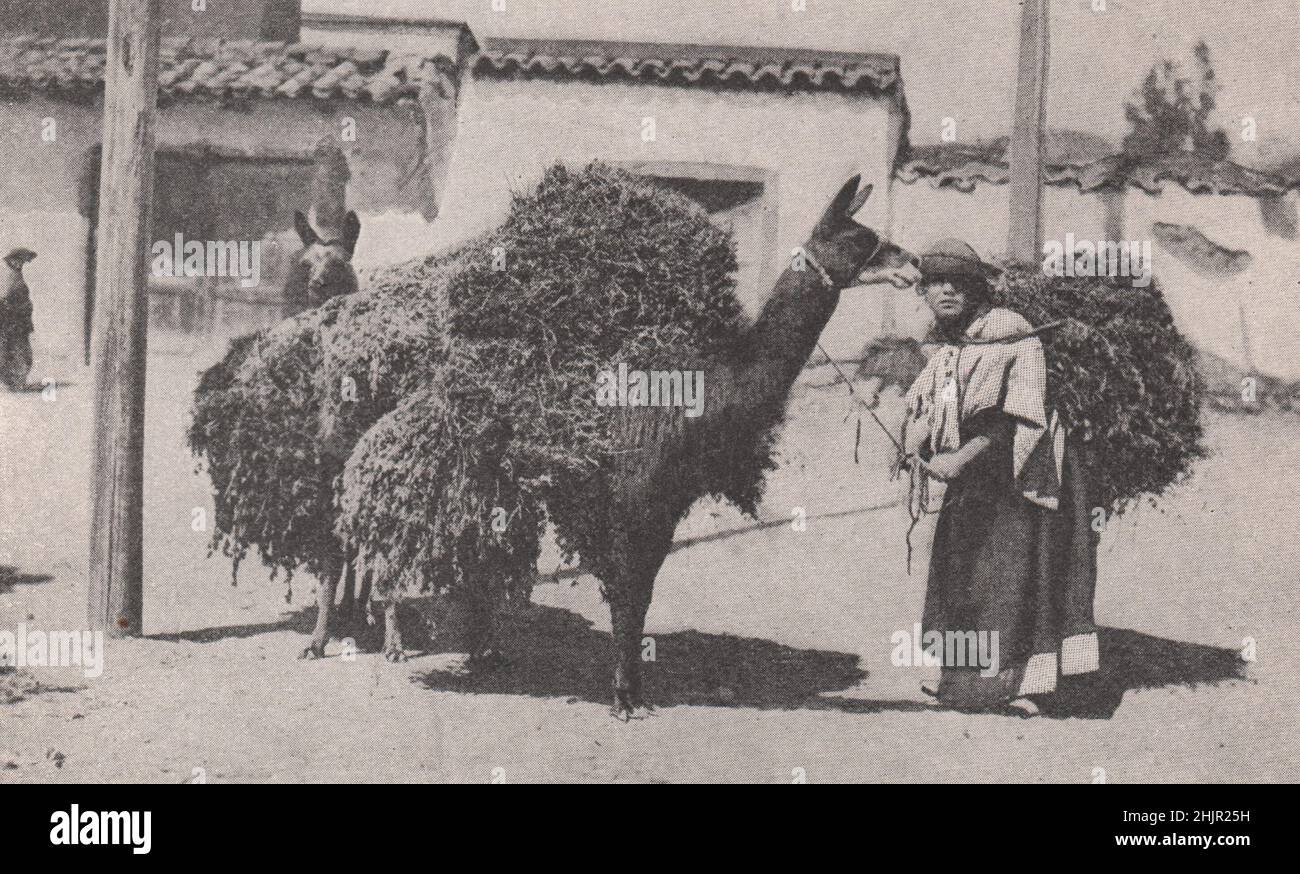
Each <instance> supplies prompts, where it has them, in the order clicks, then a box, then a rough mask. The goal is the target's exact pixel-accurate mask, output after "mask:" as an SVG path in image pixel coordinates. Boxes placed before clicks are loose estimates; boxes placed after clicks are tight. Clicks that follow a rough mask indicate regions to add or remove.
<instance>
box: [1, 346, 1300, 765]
mask: <svg viewBox="0 0 1300 874" xmlns="http://www.w3.org/2000/svg"><path fill="white" fill-rule="evenodd" d="M196 369H197V365H196V364H195V360H194V359H192V358H186V357H180V358H177V357H168V356H162V355H159V356H155V357H154V359H153V360H152V361H151V367H150V388H149V409H148V422H149V430H148V437H147V453H148V468H147V471H146V488H147V494H148V499H147V507H146V526H147V535H146V544H145V562H146V591H145V604H146V612H145V625H146V632H147V636H146V637H145V638H143V639H135V640H125V641H113V642H110V643H109V644H108V648H107V653H106V659H105V669H104V672H103V674H102V676H100V677H98V678H95V679H87V678H86V677H84V676H83V673H82V672H81V670H80V669H78V668H59V669H35V670H34V672H33V676H30V677H28V678H27V679H26V680H23V679H21V678H15V676H14V675H12V674H11V675H8V676H5V677H0V687H7V688H8V689H9V690H10V692H11V694H10V695H9V696H8V697H10V698H16V699H17V700H13V701H12V702H11V703H0V783H3V782H23V781H69V782H81V781H90V782H99V781H149V782H154V781H157V782H188V781H191V780H194V779H198V778H202V779H206V780H207V781H208V782H233V781H314V782H334V781H458V782H460V781H463V782H487V781H493V780H496V781H498V782H527V781H539V782H543V781H590V782H607V781H674V782H676V781H757V782H789V781H791V780H795V779H798V778H799V777H800V776H805V777H806V779H807V780H808V781H809V782H836V781H870V782H892V781H908V782H910V781H990V780H991V781H1025V782H1035V781H1037V782H1078V783H1086V782H1097V781H1099V780H1103V779H1104V780H1105V781H1107V782H1140V781H1157V782H1164V781H1170V782H1191V781H1211V782H1213V781H1261V780H1282V781H1288V782H1289V781H1294V780H1296V778H1297V776H1300V765H1297V761H1298V760H1300V745H1298V744H1297V737H1300V733H1298V732H1297V730H1296V729H1297V724H1296V717H1297V702H1300V680H1298V679H1297V675H1298V673H1300V672H1298V671H1297V667H1300V649H1298V644H1297V641H1296V638H1297V635H1296V634H1295V630H1296V621H1297V617H1296V601H1297V598H1296V581H1297V579H1300V573H1298V572H1300V543H1298V541H1297V539H1296V537H1295V526H1294V519H1295V514H1294V503H1295V500H1294V498H1295V488H1296V485H1297V483H1300V465H1298V464H1297V443H1296V439H1295V435H1296V434H1297V431H1298V426H1300V420H1298V419H1296V418H1294V417H1267V416H1256V417H1248V416H1229V415H1225V414H1222V413H1208V414H1207V417H1208V428H1209V437H1210V442H1211V445H1212V449H1213V455H1212V457H1211V458H1209V459H1208V460H1206V461H1205V462H1204V463H1202V464H1201V465H1200V466H1199V467H1198V469H1197V471H1196V475H1195V477H1194V478H1193V480H1192V481H1190V482H1189V483H1188V484H1187V485H1185V486H1184V487H1181V488H1180V489H1178V490H1177V491H1176V492H1175V493H1173V494H1171V495H1169V496H1167V497H1166V498H1164V499H1162V501H1161V502H1160V504H1159V506H1158V507H1156V508H1151V507H1143V508H1142V509H1140V510H1139V511H1137V512H1135V513H1133V514H1131V515H1129V516H1126V517H1124V518H1123V519H1121V520H1119V521H1117V522H1114V523H1112V524H1111V525H1110V527H1109V530H1107V531H1106V533H1105V535H1104V537H1103V542H1102V547H1101V568H1100V581H1099V591H1098V595H1097V619H1098V621H1099V623H1100V624H1101V625H1102V626H1103V627H1104V630H1103V632H1102V661H1103V665H1102V667H1103V670H1102V672H1101V675H1100V676H1098V677H1096V678H1094V679H1093V680H1091V681H1090V682H1089V683H1087V684H1083V685H1082V686H1081V688H1080V689H1079V690H1078V691H1077V702H1076V704H1077V705H1078V706H1076V708H1075V711H1076V712H1077V713H1080V714H1082V716H1073V717H1070V718H1060V717H1053V716H1041V717H1038V718H1034V719H1020V718H1016V717H1012V716H1004V715H970V714H964V713H958V712H952V711H945V710H941V709H938V708H936V707H933V706H931V705H930V704H929V703H928V702H927V701H926V700H925V699H924V696H923V695H921V694H920V692H919V684H920V682H921V681H922V680H926V679H929V678H930V676H931V674H930V671H931V670H932V669H925V668H911V667H894V666H892V665H891V661H890V653H891V650H892V649H893V645H892V644H891V642H890V637H891V635H893V634H894V633H895V632H896V631H899V630H910V629H911V628H912V623H913V622H915V621H917V620H918V619H919V616H920V612H921V601H922V596H923V591H924V581H925V561H926V556H927V553H928V539H929V534H930V528H929V527H923V528H921V529H919V530H918V533H917V536H916V538H915V539H916V543H917V555H916V562H915V567H914V568H913V571H912V574H911V575H910V576H909V575H908V574H907V572H906V569H905V560H904V559H905V552H904V542H903V534H904V531H905V529H906V526H907V516H906V512H905V510H904V508H903V506H902V503H901V500H902V492H901V489H900V484H899V483H893V482H890V481H889V480H888V477H887V474H886V471H885V465H886V463H887V459H888V458H889V452H888V451H887V450H888V446H887V443H886V441H885V439H884V437H883V436H881V435H879V434H878V433H876V432H875V429H874V426H873V425H872V424H871V423H870V422H869V421H866V422H864V423H863V432H862V433H863V444H862V447H861V449H860V454H861V458H862V463H861V464H859V465H855V464H854V462H853V439H854V427H855V424H856V418H855V417H854V416H852V415H851V407H850V404H849V403H848V401H847V400H846V399H845V392H844V389H843V387H842V386H840V387H837V388H826V387H824V384H825V383H827V382H829V379H830V374H829V373H827V372H824V371H819V370H814V371H808V372H807V373H806V375H805V377H804V379H803V380H802V381H801V383H800V385H799V386H797V388H796V392H795V395H794V397H793V399H792V403H791V407H790V417H789V424H788V426H787V428H786V430H785V434H784V438H783V442H782V448H781V458H782V468H781V470H779V471H778V472H777V473H775V474H774V475H773V476H772V478H771V480H770V485H769V489H768V495H767V500H766V502H765V504H764V507H763V519H762V521H760V522H755V521H754V520H751V519H745V518H743V517H741V516H740V515H739V514H738V513H736V512H735V511H734V510H732V509H730V508H727V507H722V506H716V505H711V504H703V503H702V504H700V505H698V506H697V507H696V508H695V510H694V511H693V513H692V515H691V517H690V519H689V520H688V521H687V522H685V523H684V524H683V525H682V526H681V528H680V529H679V531H678V534H677V537H678V544H677V549H676V550H675V551H674V553H673V554H672V555H671V556H670V557H669V560H668V562H667V564H666V566H665V567H664V569H663V571H662V573H661V574H660V575H659V581H658V586H657V590H656V594H655V601H654V605H653V607H652V608H651V611H650V618H649V627H648V634H650V635H651V636H653V637H654V639H655V657H656V658H655V661H654V662H653V663H650V664H648V665H647V687H648V689H647V691H648V697H649V699H650V700H651V702H652V703H654V704H655V705H656V709H655V711H654V712H653V714H651V715H649V716H648V717H646V718H644V719H640V720H636V721H633V722H630V723H627V724H624V723H620V722H616V721H615V720H613V719H612V718H611V717H610V716H609V714H608V711H607V708H608V703H609V702H608V698H609V696H608V688H609V681H610V666H611V645H610V640H609V635H608V629H609V624H608V623H609V620H608V615H607V613H606V611H605V608H604V606H603V605H602V603H601V601H600V596H599V592H598V589H597V584H596V581H595V580H594V579H592V578H591V577H590V576H587V575H583V574H580V573H578V572H576V571H575V570H572V569H570V570H568V571H561V572H560V573H558V574H557V573H555V571H556V560H555V559H554V557H548V558H547V559H545V560H544V563H543V572H544V573H543V577H542V582H541V584H540V585H538V587H537V589H536V592H535V595H534V599H533V600H534V606H533V607H532V609H531V610H530V611H528V612H527V613H526V614H524V615H520V616H517V617H512V618H511V619H510V620H509V625H508V627H507V628H506V632H505V633H504V634H503V639H504V641H505V649H506V654H507V656H508V657H509V659H510V663H509V665H508V666H505V667H502V668H498V669H496V670H494V671H489V672H485V673H482V674H478V673H474V674H471V673H467V672H466V670H465V668H464V658H463V656H462V655H459V654H457V653H456V652H455V649H456V645H455V641H454V639H439V640H436V641H434V643H433V645H432V646H430V647H428V649H431V650H432V651H417V652H413V653H412V657H411V659H410V660H409V661H407V662H406V663H404V664H398V665H392V664H388V663H386V662H384V661H383V660H382V659H381V658H380V657H379V656H378V655H376V654H374V653H369V652H362V653H360V654H359V655H357V656H356V657H355V658H353V659H345V658H342V657H339V656H338V654H339V652H340V647H339V644H338V643H337V642H335V643H333V644H331V647H330V654H331V656H332V657H330V658H327V659H326V660H324V661H317V662H304V661H298V660H297V659H296V658H295V656H296V655H297V653H298V652H299V651H300V650H301V649H302V647H303V646H304V645H305V643H306V633H307V631H308V630H309V629H310V625H311V622H312V621H313V618H314V609H313V608H312V607H311V603H312V599H313V585H312V581H311V580H310V579H308V578H306V577H299V578H297V579H295V580H294V581H293V585H292V598H291V600H290V602H289V603H286V585H285V581H284V580H283V579H281V580H274V581H273V580H271V579H270V578H269V575H268V573H267V572H266V571H265V570H263V569H262V568H261V567H260V566H259V565H258V564H257V563H256V562H255V561H252V560H250V561H249V562H247V563H246V564H245V565H244V566H243V567H242V568H241V572H240V575H239V581H238V586H232V585H231V573H230V570H231V569H230V562H229V561H228V560H227V559H224V558H222V557H220V556H216V557H208V556H207V544H208V536H209V535H208V533H207V532H203V531H198V532H196V531H194V530H192V529H193V526H192V521H193V519H194V518H195V516H194V511H195V509H196V508H204V509H206V510H207V512H208V513H209V514H210V512H211V500H210V496H209V495H208V492H207V482H206V480H205V479H204V478H203V477H202V476H196V475H195V474H194V470H193V460H192V459H191V458H190V457H189V455H188V452H187V451H186V450H185V447H184V444H183V439H182V435H183V429H184V426H185V424H186V422H187V420H188V407H189V392H190V391H191V388H192V385H193V380H194V375H195V370H196ZM74 373H76V374H77V375H75V376H74V377H73V379H74V382H75V383H76V384H73V385H62V386H60V387H59V388H58V389H57V396H56V397H54V398H53V399H48V398H47V397H43V396H42V395H41V394H40V393H28V394H24V395H11V396H3V397H0V447H3V451H2V452H0V565H3V566H4V570H3V571H2V572H0V630H4V629H8V630H10V631H15V630H16V628H17V626H18V624H19V623H26V624H27V626H28V627H29V628H39V629H67V630H71V629H78V628H81V627H83V625H84V622H85V598H86V594H85V586H86V554H87V552H86V511H85V507H86V503H87V490H88V485H87V483H88V479H87V453H88V448H89V431H90V427H91V423H90V417H89V385H88V378H87V377H86V375H85V372H84V370H82V371H74ZM882 409H883V413H884V415H885V417H886V419H887V421H891V422H892V421H896V420H897V418H898V416H899V415H900V409H899V405H898V402H897V400H896V398H892V397H887V398H886V399H885V401H884V402H883V405H882ZM846 417H847V418H846ZM796 508H803V510H804V511H805V513H806V516H807V526H806V530H795V528H794V527H793V526H792V525H791V520H792V518H793V516H794V514H795V512H796ZM1248 638H1249V639H1253V640H1254V641H1255V642H1256V652H1257V660H1256V661H1254V662H1253V663H1250V662H1247V661H1243V660H1242V659H1241V658H1240V656H1239V653H1240V651H1241V649H1242V647H1243V642H1244V641H1245V640H1246V639H1248ZM442 650H450V651H447V652H444V651H442ZM33 681H34V682H36V683H38V684H39V685H38V686H36V687H35V688H33V687H32V682H33ZM2 691H3V688H0V692H2ZM5 700H6V696H5V695H4V694H0V702H4V701H5Z"/></svg>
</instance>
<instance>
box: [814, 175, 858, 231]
mask: <svg viewBox="0 0 1300 874" xmlns="http://www.w3.org/2000/svg"><path fill="white" fill-rule="evenodd" d="M860 182H862V177H861V176H860V175H858V176H854V177H853V178H852V179H850V180H849V181H848V182H845V183H844V187H842V188H841V189H840V193H839V194H837V195H835V199H834V200H832V201H831V205H830V206H828V207H826V212H824V213H822V220H821V223H822V224H823V225H830V226H833V225H835V224H836V223H838V222H842V221H844V220H845V219H846V218H848V217H849V215H850V213H849V204H851V203H853V199H854V196H855V195H856V194H857V193H858V184H859V183H860Z"/></svg>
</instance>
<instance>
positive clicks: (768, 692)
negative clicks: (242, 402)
mask: <svg viewBox="0 0 1300 874" xmlns="http://www.w3.org/2000/svg"><path fill="white" fill-rule="evenodd" d="M425 600H426V599H421V600H419V601H415V602H409V603H407V604H405V605H404V606H403V618H402V626H403V633H404V635H405V643H406V645H407V647H408V649H410V650H413V651H425V652H429V653H439V652H457V651H460V650H461V648H462V645H463V643H464V641H463V635H461V634H459V633H458V632H457V629H455V628H450V627H448V625H447V624H445V623H444V622H438V623H436V624H437V625H438V627H439V628H440V630H441V633H440V634H439V635H438V637H437V638H436V639H434V640H430V639H429V637H428V635H427V634H426V633H425V629H426V626H425V624H424V620H425V619H427V618H428V617H429V615H430V613H431V611H434V610H436V609H438V608H435V607H433V606H431V604H432V602H431V601H430V603H425ZM439 612H441V611H439ZM315 616H316V610H315V608H314V607H309V608H307V609H305V610H300V611H295V612H293V613H291V614H287V615H286V616H285V617H284V618H283V619H281V620H279V621H277V622H268V623H261V624H250V625H233V626H225V627H218V628H205V629H198V630H192V631H183V632H179V633H175V634H155V635H150V636H149V638H150V639H151V640H163V641H173V642H188V643H214V642H216V641H219V640H225V639H228V638H245V637H254V636H257V635H260V634H269V633H273V632H279V631H293V632H297V633H299V634H301V635H303V636H304V639H305V638H306V637H307V636H308V635H310V634H311V630H312V626H313V625H314V624H315ZM381 622H382V619H381ZM1098 634H1099V638H1100V655H1101V670H1100V671H1098V672H1096V673H1094V674H1087V675H1083V676H1077V677H1064V678H1062V680H1061V682H1060V686H1059V688H1058V690H1057V692H1056V694H1054V695H1052V696H1046V697H1043V698H1040V699H1036V700H1037V701H1038V704H1039V706H1040V708H1041V710H1042V713H1043V715H1044V716H1048V717H1052V718H1069V717H1074V718H1081V719H1109V718H1110V717H1111V716H1112V715H1113V714H1114V713H1115V711H1116V710H1117V709H1118V708H1119V705H1120V703H1121V701H1122V700H1123V698H1124V693H1125V692H1127V691H1128V690H1130V689H1150V688H1159V687H1163V686H1191V687H1195V686H1199V685H1202V684H1214V683H1222V682H1227V681H1234V680H1238V681H1239V680H1246V679H1248V677H1247V675H1246V672H1245V668H1246V665H1245V663H1244V662H1242V661H1241V659H1240V658H1239V656H1238V654H1237V652H1236V651H1235V650H1231V649H1223V648H1220V647H1214V646H1206V645H1204V644H1197V643H1185V642H1182V641H1176V640H1169V639H1167V638H1162V637H1155V636H1153V635H1150V634H1143V633H1142V632H1139V631H1133V630H1130V629H1126V628H1101V629H1099V632H1098ZM357 637H358V640H357V643H358V645H359V647H360V648H361V649H362V650H363V651H365V650H371V651H373V650H374V649H376V648H377V647H378V645H379V641H380V639H381V638H382V624H381V625H380V626H375V627H372V629H371V630H370V633H368V634H361V633H358V635H357ZM653 637H654V647H655V652H654V661H653V662H647V663H645V665H644V668H645V697H646V701H647V702H648V703H650V704H652V705H655V706H659V707H672V706H677V705H694V706H705V707H748V708H756V709H786V710H788V709H808V710H838V711H841V712H845V713H878V712H882V711H894V712H899V711H902V712H915V711H922V710H940V709H945V708H943V707H941V706H940V705H938V704H935V703H929V702H926V701H920V700H915V701H909V700H881V699H870V698H863V697H859V696H855V695H854V694H852V692H851V691H850V690H853V689H854V688H855V687H857V686H858V685H859V684H860V683H861V682H862V681H863V680H864V679H866V677H867V672H866V671H865V670H863V668H862V667H860V666H859V659H858V656H857V655H854V654H852V653H840V652H831V651H825V650H815V649H798V648H795V647H789V646H784V645H782V644H778V643H775V642H773V641H770V640H763V639H761V638H753V637H737V636H734V635H728V634H705V633H703V632H699V631H679V632H674V633H672V634H656V635H654V636H653ZM497 640H498V644H499V648H500V650H501V652H502V654H503V655H504V657H505V659H506V664H504V665H502V666H499V667H494V668H478V669H474V670H463V669H454V670H452V669H449V670H433V671H426V672H423V673H419V674H416V675H415V676H414V677H413V680H414V682H416V683H419V684H420V685H422V686H424V687H426V688H428V689H436V690H440V691H451V692H467V693H478V694H501V695H529V696H535V697H543V698H569V699H576V700H581V701H589V702H593V703H598V704H608V703H609V702H610V699H611V692H610V682H611V678H612V671H613V663H614V662H613V659H614V645H613V641H612V639H611V638H610V635H609V634H608V633H606V632H603V631H597V630H596V629H594V628H593V627H592V624H591V622H590V621H589V620H588V619H586V618H585V617H583V616H581V615H579V614H577V613H574V612H572V611H569V610H564V609H561V608H558V607H545V606H540V605H533V606H531V607H529V608H528V609H527V610H526V611H522V612H519V613H515V614H511V615H509V616H506V617H504V618H503V619H502V620H501V623H500V628H499V631H498V634H497ZM304 645H305V640H304ZM338 646H339V644H338V641H337V640H334V641H333V642H332V643H331V650H332V651H333V652H337V650H338ZM839 693H849V694H839Z"/></svg>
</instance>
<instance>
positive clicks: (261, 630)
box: [145, 607, 316, 643]
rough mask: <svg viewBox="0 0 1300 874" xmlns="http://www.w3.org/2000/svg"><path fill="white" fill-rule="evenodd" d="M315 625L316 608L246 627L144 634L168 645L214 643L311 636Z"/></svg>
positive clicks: (235, 626) (297, 611) (296, 611)
mask: <svg viewBox="0 0 1300 874" xmlns="http://www.w3.org/2000/svg"><path fill="white" fill-rule="evenodd" d="M315 625H316V608H315V607H304V608H302V609H300V610H294V611H292V612H289V613H285V614H284V615H283V616H282V617H281V618H280V619H278V620H277V621H275V622H255V623H249V624H248V625H220V626H217V627H214V628H195V629H191V630H188V631H175V632H167V633H163V634H146V635H145V639H146V640H160V641H165V642H168V643H216V642H217V641H220V640H227V639H230V638H243V637H257V636H258V635H261V634H274V633H275V632H277V631H294V632H297V633H298V634H311V632H312V628H314V627H315Z"/></svg>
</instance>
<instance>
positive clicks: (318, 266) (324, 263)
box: [284, 212, 361, 312]
mask: <svg viewBox="0 0 1300 874" xmlns="http://www.w3.org/2000/svg"><path fill="white" fill-rule="evenodd" d="M293 226H294V230H296V231H297V232H298V238H299V239H300V240H302V248H301V249H300V250H298V252H296V253H295V254H294V256H293V258H292V259H291V262H290V265H291V266H290V268H289V275H288V277H287V278H286V279H285V283H284V299H285V302H286V303H287V304H288V305H289V306H290V307H292V308H293V309H294V310H295V311H296V312H301V311H302V310H305V309H310V308H312V307H318V306H320V305H321V304H323V303H324V302H325V301H327V300H329V299H330V298H332V297H340V296H341V295H345V294H352V293H354V292H355V291H356V290H357V274H356V272H355V271H354V270H353V269H352V254H353V252H355V251H356V248H357V240H358V239H359V238H360V236H361V219H359V218H358V217H357V214H356V213H355V212H349V213H348V214H347V217H346V218H345V219H344V221H343V236H342V237H339V238H336V239H325V238H323V237H322V236H321V235H320V234H319V233H317V231H316V229H315V228H313V227H312V226H311V222H309V221H308V220H307V217H306V216H305V215H303V214H302V213H301V212H295V213H294V214H293Z"/></svg>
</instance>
